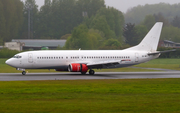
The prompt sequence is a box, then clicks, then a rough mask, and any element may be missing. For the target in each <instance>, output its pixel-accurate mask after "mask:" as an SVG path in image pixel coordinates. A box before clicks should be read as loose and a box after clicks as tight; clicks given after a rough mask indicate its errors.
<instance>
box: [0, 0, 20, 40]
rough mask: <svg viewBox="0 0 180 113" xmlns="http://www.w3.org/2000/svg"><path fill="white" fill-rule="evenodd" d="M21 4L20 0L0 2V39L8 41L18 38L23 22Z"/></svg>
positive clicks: (2, 0) (1, 0) (0, 0)
mask: <svg viewBox="0 0 180 113" xmlns="http://www.w3.org/2000/svg"><path fill="white" fill-rule="evenodd" d="M22 10H23V3H22V2H21V1H20V0H0V38H1V40H3V42H5V41H10V40H11V39H12V38H17V37H18V36H19V34H18V33H19V31H20V29H21V25H22V22H23V16H22Z"/></svg>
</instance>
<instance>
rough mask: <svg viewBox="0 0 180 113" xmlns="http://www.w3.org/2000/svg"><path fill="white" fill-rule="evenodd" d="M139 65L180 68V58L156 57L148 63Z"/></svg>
mask: <svg viewBox="0 0 180 113" xmlns="http://www.w3.org/2000/svg"><path fill="white" fill-rule="evenodd" d="M137 67H147V68H162V69H172V70H180V59H154V60H152V61H149V62H147V63H142V64H139V65H137Z"/></svg>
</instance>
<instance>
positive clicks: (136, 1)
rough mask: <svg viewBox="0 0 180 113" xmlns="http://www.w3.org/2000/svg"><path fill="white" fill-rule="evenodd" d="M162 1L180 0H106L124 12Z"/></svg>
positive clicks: (40, 0) (173, 1) (41, 1)
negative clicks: (138, 6)
mask: <svg viewBox="0 0 180 113" xmlns="http://www.w3.org/2000/svg"><path fill="white" fill-rule="evenodd" d="M22 1H25V0H22ZM160 2H163V3H169V4H176V3H180V0H105V3H106V5H107V6H113V7H115V8H116V9H118V10H120V11H122V12H124V13H125V12H126V11H127V10H128V9H129V8H132V7H134V6H137V5H145V4H156V3H160ZM36 3H37V4H38V6H42V5H43V4H44V0H36Z"/></svg>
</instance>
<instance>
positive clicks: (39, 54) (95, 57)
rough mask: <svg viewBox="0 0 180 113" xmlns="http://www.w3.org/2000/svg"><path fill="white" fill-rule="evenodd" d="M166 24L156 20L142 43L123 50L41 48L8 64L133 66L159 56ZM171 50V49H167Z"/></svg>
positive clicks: (64, 67)
mask: <svg viewBox="0 0 180 113" xmlns="http://www.w3.org/2000/svg"><path fill="white" fill-rule="evenodd" d="M162 26H163V23H162V22H157V23H156V24H155V25H154V26H153V28H152V29H151V30H150V31H149V33H148V34H147V35H146V36H145V38H144V39H143V40H142V41H141V43H140V44H139V45H137V46H134V47H130V48H128V49H124V50H40V51H28V52H22V53H19V54H16V55H15V56H14V57H12V58H10V59H8V60H7V61H6V64H8V65H10V66H12V67H15V68H16V69H17V70H21V71H22V74H23V75H25V74H26V71H25V69H55V70H56V71H69V72H81V74H86V73H87V72H88V70H89V74H90V75H94V74H95V71H94V70H93V69H110V68H121V67H127V66H132V65H136V64H140V63H144V62H147V61H150V60H152V59H155V58H158V57H159V56H160V54H161V53H162V52H160V51H157V47H158V42H159V38H160V34H161V30H162ZM167 52H169V51H167Z"/></svg>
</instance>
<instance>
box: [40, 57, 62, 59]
mask: <svg viewBox="0 0 180 113" xmlns="http://www.w3.org/2000/svg"><path fill="white" fill-rule="evenodd" d="M37 59H63V57H37Z"/></svg>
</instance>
